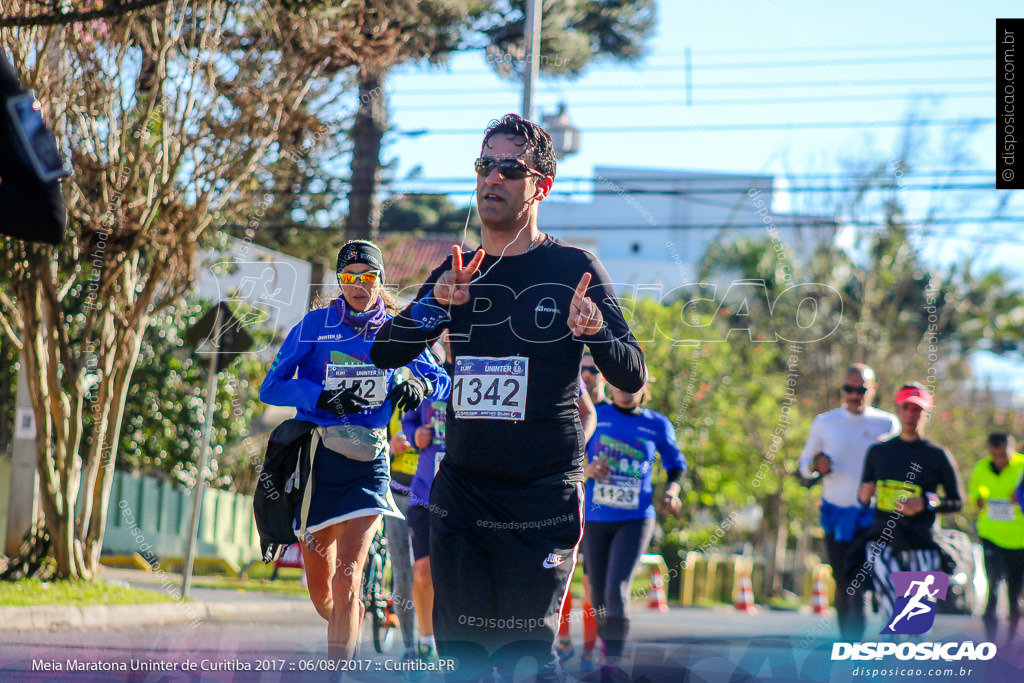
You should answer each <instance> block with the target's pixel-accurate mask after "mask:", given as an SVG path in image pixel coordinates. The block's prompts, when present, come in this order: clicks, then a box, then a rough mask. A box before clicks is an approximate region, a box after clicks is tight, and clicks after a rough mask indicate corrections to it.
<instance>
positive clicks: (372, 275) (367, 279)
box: [338, 270, 380, 285]
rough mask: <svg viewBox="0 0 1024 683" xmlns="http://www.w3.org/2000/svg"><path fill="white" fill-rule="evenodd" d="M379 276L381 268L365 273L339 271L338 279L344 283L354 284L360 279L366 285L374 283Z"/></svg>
mask: <svg viewBox="0 0 1024 683" xmlns="http://www.w3.org/2000/svg"><path fill="white" fill-rule="evenodd" d="M379 277H380V271H379V270H368V271H366V272H365V273H338V279H339V280H341V284H343V285H353V284H355V282H356V280H360V281H361V282H362V283H363V284H364V285H372V284H373V283H374V282H376V281H377V279H378V278H379Z"/></svg>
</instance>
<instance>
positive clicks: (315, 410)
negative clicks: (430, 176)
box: [260, 241, 451, 659]
mask: <svg viewBox="0 0 1024 683" xmlns="http://www.w3.org/2000/svg"><path fill="white" fill-rule="evenodd" d="M337 274H338V282H339V284H340V285H341V290H342V296H339V297H338V298H337V299H335V300H334V301H333V302H332V303H331V305H329V306H328V307H327V308H320V309H316V310H313V311H310V312H309V313H307V314H306V316H305V317H304V318H303V319H302V321H301V322H300V323H299V324H298V325H296V326H295V327H293V328H292V329H291V331H290V332H289V333H288V336H287V338H286V339H285V341H284V344H282V346H281V349H280V351H278V354H277V357H276V358H275V359H274V362H273V364H272V365H271V366H270V370H269V372H268V373H267V377H266V379H265V380H264V382H263V386H262V387H261V388H260V399H261V400H262V401H263V402H264V403H269V404H271V405H279V406H294V407H295V408H296V409H297V411H296V412H297V414H296V417H297V418H298V419H300V420H308V421H310V422H314V423H316V424H317V425H320V429H319V430H318V431H319V432H320V437H321V439H322V441H321V442H320V444H319V446H318V447H317V449H316V452H315V454H314V460H313V474H312V487H313V489H312V490H313V491H314V493H313V496H312V501H311V504H310V508H309V511H308V516H307V518H306V520H305V523H306V525H305V529H301V528H300V527H301V511H300V510H299V509H298V508H299V507H301V506H296V507H297V509H296V511H295V513H296V519H295V529H296V535H297V536H300V541H306V542H302V543H301V544H300V545H301V548H302V559H303V563H304V565H305V568H306V578H307V582H308V585H309V597H310V599H311V600H312V601H313V604H314V606H315V607H316V610H317V612H318V613H319V614H320V616H322V617H323V618H324V619H326V620H327V624H328V626H327V642H328V655H329V656H330V657H332V658H335V659H352V658H353V656H354V655H355V650H356V644H357V642H358V636H359V623H360V620H361V610H362V602H361V601H360V600H359V597H358V596H359V595H360V592H361V588H360V582H361V580H362V576H363V567H364V565H365V562H366V557H367V554H368V552H369V547H370V542H371V541H372V540H373V536H374V533H375V530H376V528H377V523H378V521H379V520H380V519H381V516H382V515H388V516H393V517H401V513H400V512H398V508H397V507H396V505H395V502H394V499H393V498H392V496H391V492H390V489H389V486H388V483H389V480H390V461H389V454H388V447H387V433H386V426H387V424H388V421H389V420H390V418H391V414H392V411H393V410H394V407H398V408H399V409H405V410H411V409H413V408H416V407H418V406H419V404H420V403H421V402H422V401H423V400H424V399H425V398H426V399H430V400H444V399H446V398H447V397H448V392H449V390H450V388H451V380H450V379H449V378H448V375H447V374H446V373H445V372H444V370H442V369H441V367H440V366H439V365H438V364H437V363H436V362H435V361H434V359H433V358H432V357H431V356H430V354H429V353H427V352H426V351H424V352H423V353H420V354H419V355H417V356H416V358H414V359H413V360H412V362H410V363H409V364H408V365H407V366H406V367H408V368H409V370H410V371H411V372H412V374H413V375H414V377H413V378H412V379H410V380H408V381H405V382H401V383H396V382H395V377H394V375H395V371H394V370H384V369H380V368H377V367H374V365H373V364H372V363H371V362H370V347H371V345H372V344H373V339H374V337H375V336H376V335H377V332H378V330H379V329H380V327H381V326H382V325H383V324H384V322H385V321H386V320H388V319H389V318H390V317H391V314H390V313H389V312H388V311H387V309H386V303H385V296H386V294H385V292H384V290H383V288H382V286H381V285H382V283H383V280H384V259H383V256H382V254H381V252H380V249H379V248H378V247H377V246H376V245H374V244H373V243H371V242H365V241H354V242H349V243H348V244H346V245H345V246H343V247H342V248H341V251H340V252H339V253H338V265H337ZM332 428H333V429H332ZM328 444H330V445H331V446H332V447H333V448H336V449H338V450H332V449H331V448H328ZM339 451H342V452H339ZM343 453H344V454H343ZM302 532H304V536H305V538H303V537H302V535H300V534H302ZM339 568H344V569H343V570H341V571H339Z"/></svg>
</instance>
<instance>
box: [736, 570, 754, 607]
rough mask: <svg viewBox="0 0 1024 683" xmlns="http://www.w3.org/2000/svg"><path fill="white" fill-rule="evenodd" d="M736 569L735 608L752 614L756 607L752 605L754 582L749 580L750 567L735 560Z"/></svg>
mask: <svg viewBox="0 0 1024 683" xmlns="http://www.w3.org/2000/svg"><path fill="white" fill-rule="evenodd" d="M740 565H742V568H741V567H740ZM737 570H738V571H737V572H736V609H737V610H739V611H740V612H746V613H747V614H754V613H755V612H757V607H755V606H754V583H753V582H752V581H751V580H750V568H749V567H748V566H747V564H746V563H745V562H737Z"/></svg>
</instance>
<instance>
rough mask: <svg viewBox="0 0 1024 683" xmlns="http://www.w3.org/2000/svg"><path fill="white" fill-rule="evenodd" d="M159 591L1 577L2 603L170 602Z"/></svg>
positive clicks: (3, 604) (91, 603) (116, 603)
mask: <svg viewBox="0 0 1024 683" xmlns="http://www.w3.org/2000/svg"><path fill="white" fill-rule="evenodd" d="M171 600H172V598H171V596H169V595H167V594H166V593H163V592H160V591H150V590H142V589H139V588H132V587H129V586H123V585H120V584H113V583H104V582H103V581H40V580H38V579H22V580H20V581H0V605H2V606H6V607H12V606H25V605H141V604H146V603H152V602H171Z"/></svg>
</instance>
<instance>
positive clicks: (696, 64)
mask: <svg viewBox="0 0 1024 683" xmlns="http://www.w3.org/2000/svg"><path fill="white" fill-rule="evenodd" d="M995 57H996V56H995V53H994V52H985V53H969V54H959V55H957V54H937V55H886V56H878V57H855V58H849V59H829V60H825V61H822V60H817V59H803V60H789V61H775V62H768V61H763V60H762V61H756V62H700V61H693V62H692V68H693V70H694V71H698V70H701V69H703V70H709V71H721V70H728V69H776V68H787V69H802V68H829V67H833V66H855V65H860V64H896V63H903V64H910V63H915V62H917V63H927V64H934V63H937V62H959V61H977V60H987V61H990V62H992V61H994V60H995ZM684 67H685V63H682V64H671V65H649V64H635V63H634V64H609V65H601V67H600V69H599V70H600V71H601V72H605V73H606V72H609V71H623V70H632V71H644V72H652V71H682V70H683V69H684ZM597 70H598V69H595V71H597ZM451 73H452V74H453V75H459V76H469V75H480V74H494V71H493V70H491V69H460V70H459V71H458V72H454V71H453V72H451Z"/></svg>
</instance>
